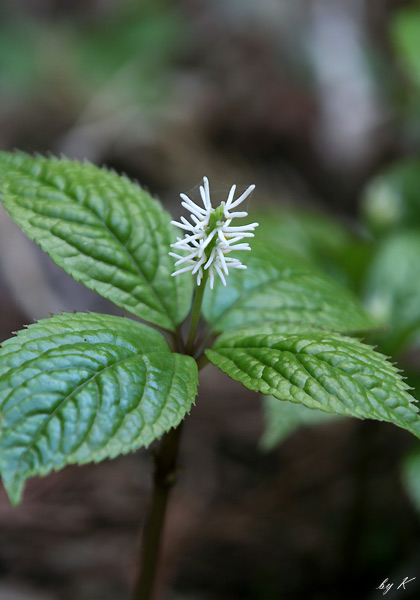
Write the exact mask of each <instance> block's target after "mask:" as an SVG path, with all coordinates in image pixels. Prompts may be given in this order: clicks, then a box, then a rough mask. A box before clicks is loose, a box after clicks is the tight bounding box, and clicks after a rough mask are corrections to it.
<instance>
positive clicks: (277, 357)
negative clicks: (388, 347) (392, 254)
mask: <svg viewBox="0 0 420 600" xmlns="http://www.w3.org/2000/svg"><path fill="white" fill-rule="evenodd" d="M206 355H207V358H208V359H209V360H210V361H211V362H212V363H213V364H214V365H216V366H217V367H219V368H220V369H221V370H222V371H224V372H225V373H227V374H228V375H229V376H230V377H232V379H235V380H236V381H240V382H241V383H243V385H244V386H245V387H247V388H249V389H251V390H255V391H258V392H261V393H262V394H266V395H272V396H275V397H276V398H278V399H279V400H289V401H291V402H297V403H301V404H303V405H305V406H307V407H308V408H316V409H320V410H324V411H327V412H332V413H337V414H340V415H347V416H353V417H358V418H361V419H365V418H367V419H377V420H379V421H388V422H390V423H394V424H395V425H398V426H399V427H402V428H404V429H407V430H408V431H411V432H412V433H414V434H415V435H416V436H418V437H420V419H419V415H418V409H417V406H416V403H415V402H416V401H415V400H414V398H412V396H411V395H410V394H409V393H408V386H407V385H406V384H405V383H404V381H403V380H402V379H401V377H400V375H399V373H398V371H397V369H395V367H394V366H393V365H392V364H391V363H389V362H388V361H387V360H386V358H385V357H384V356H383V355H381V354H379V353H377V352H375V351H374V350H373V349H372V348H371V347H370V346H366V345H364V344H362V343H360V342H359V341H358V340H356V339H354V338H350V337H346V336H343V335H341V334H340V333H337V332H334V331H329V330H326V329H321V328H319V327H310V326H307V325H297V324H293V323H292V324H289V325H287V324H282V325H279V324H277V323H273V324H271V325H270V324H265V325H261V326H259V327H248V328H247V327H244V328H239V329H237V330H234V331H228V332H226V333H224V334H223V335H221V336H220V338H218V339H217V340H216V343H215V345H214V347H213V348H211V349H209V350H207V351H206Z"/></svg>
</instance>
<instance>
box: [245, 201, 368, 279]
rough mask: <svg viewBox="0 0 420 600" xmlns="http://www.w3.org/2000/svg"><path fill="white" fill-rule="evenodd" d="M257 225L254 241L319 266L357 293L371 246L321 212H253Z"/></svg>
mask: <svg viewBox="0 0 420 600" xmlns="http://www.w3.org/2000/svg"><path fill="white" fill-rule="evenodd" d="M252 217H253V220H254V221H257V222H258V223H259V226H258V228H257V230H256V233H255V239H256V240H261V241H262V243H263V245H264V246H267V245H270V246H271V247H273V250H274V249H276V252H280V253H281V254H283V255H291V256H295V257H299V258H301V259H303V260H305V261H306V262H307V263H309V264H310V265H316V266H318V267H319V268H320V269H321V270H322V271H323V272H324V273H327V274H328V275H330V277H332V278H333V279H336V280H337V281H339V282H340V283H343V284H345V285H346V286H347V287H351V288H352V289H355V290H359V287H360V281H361V279H362V277H363V275H364V272H365V268H366V265H367V264H368V262H369V259H370V255H371V246H372V245H371V243H370V242H368V241H367V240H366V239H363V238H362V237H361V236H360V235H357V233H356V232H354V231H353V230H350V229H348V228H346V227H344V225H343V224H342V223H341V222H340V221H339V220H337V219H332V218H330V217H329V216H328V215H325V214H323V213H321V212H315V211H308V210H306V211H305V212H303V210H302V209H292V208H291V207H287V208H277V209H273V208H271V209H269V210H260V211H252Z"/></svg>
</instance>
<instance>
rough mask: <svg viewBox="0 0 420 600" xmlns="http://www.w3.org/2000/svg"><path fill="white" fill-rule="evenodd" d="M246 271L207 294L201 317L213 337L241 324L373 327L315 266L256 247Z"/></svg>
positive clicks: (348, 295) (345, 293)
mask: <svg viewBox="0 0 420 600" xmlns="http://www.w3.org/2000/svg"><path fill="white" fill-rule="evenodd" d="M246 259H247V260H246V261H245V262H246V265H247V271H246V273H244V272H243V271H235V270H233V269H232V271H231V272H230V274H229V280H228V285H227V286H226V288H224V287H223V286H222V285H221V284H220V282H217V283H216V285H215V287H214V290H209V289H207V290H206V293H205V296H204V303H203V314H204V316H205V318H206V320H207V321H208V322H209V323H210V325H211V326H212V328H213V330H214V331H216V332H219V331H223V330H227V329H231V328H234V327H237V326H240V325H243V324H244V323H247V324H250V323H264V322H267V321H269V322H272V321H275V322H278V323H285V322H303V323H313V324H316V325H323V326H324V325H325V326H327V327H331V328H333V329H337V330H341V331H351V330H360V329H366V328H369V327H372V325H373V322H372V320H371V319H370V318H369V317H367V315H366V314H365V312H364V310H363V309H362V307H361V306H360V304H359V303H358V301H357V300H356V298H355V297H354V296H353V295H352V294H351V293H350V292H349V291H347V290H346V289H345V288H343V287H342V286H340V285H339V284H338V283H336V282H335V281H334V280H332V279H330V278H329V277H328V276H326V275H324V274H323V273H321V272H320V271H318V269H317V268H316V267H314V266H310V265H308V264H307V263H306V262H304V261H299V260H298V259H296V258H293V257H291V256H290V255H287V254H282V253H281V251H279V250H277V249H276V248H273V247H271V248H269V247H268V246H263V245H257V244H254V245H253V248H252V252H251V253H250V256H247V257H246Z"/></svg>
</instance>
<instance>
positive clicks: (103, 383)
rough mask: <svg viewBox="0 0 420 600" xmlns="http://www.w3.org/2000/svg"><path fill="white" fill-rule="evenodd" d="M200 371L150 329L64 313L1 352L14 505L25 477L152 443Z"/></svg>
mask: <svg viewBox="0 0 420 600" xmlns="http://www.w3.org/2000/svg"><path fill="white" fill-rule="evenodd" d="M196 391H197V365H196V362H195V361H194V360H193V359H192V358H191V357H188V356H183V355H180V354H174V353H171V352H170V350H169V347H168V346H167V344H166V341H165V339H164V338H163V336H162V335H161V334H159V333H158V332H157V331H154V330H152V329H151V328H149V327H147V326H146V325H142V324H140V323H137V322H134V321H132V320H130V319H125V318H122V317H112V316H109V315H100V314H87V315H86V314H80V313H75V314H63V315H61V316H55V317H52V318H51V319H45V320H42V321H39V322H38V323H36V324H34V325H31V326H30V327H29V328H28V329H26V330H23V331H20V332H18V334H17V336H16V337H14V338H12V339H10V340H8V341H6V342H5V343H4V344H3V347H2V348H1V350H0V473H1V476H2V479H3V483H4V485H5V487H6V489H7V492H8V494H9V497H10V499H11V501H12V502H13V503H17V502H19V500H20V497H21V492H22V488H23V484H24V482H25V480H26V479H28V477H31V476H33V475H44V474H46V473H48V472H49V471H51V470H53V469H59V468H62V467H64V466H65V465H69V464H74V463H78V464H82V463H87V462H92V461H94V462H97V461H99V460H102V459H104V458H108V457H110V458H112V457H115V456H117V455H118V454H121V453H126V452H128V451H130V450H135V449H137V448H139V447H141V446H148V445H149V444H150V443H151V442H152V441H153V440H154V439H156V438H158V437H160V436H161V435H162V434H163V433H164V432H166V431H168V430H169V429H171V428H172V427H176V426H177V425H178V424H179V423H180V422H181V421H182V419H183V418H184V417H185V415H186V413H188V412H189V410H190V408H191V405H192V403H193V402H194V399H195V395H196Z"/></svg>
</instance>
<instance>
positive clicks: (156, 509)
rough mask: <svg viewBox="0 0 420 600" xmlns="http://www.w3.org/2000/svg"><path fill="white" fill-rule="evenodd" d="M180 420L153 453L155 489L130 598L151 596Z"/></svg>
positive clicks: (143, 599) (174, 471)
mask: <svg viewBox="0 0 420 600" xmlns="http://www.w3.org/2000/svg"><path fill="white" fill-rule="evenodd" d="M182 426H183V422H181V423H180V424H179V425H178V427H177V428H176V429H171V430H170V431H168V432H167V433H165V435H164V436H163V437H162V440H161V443H160V447H159V450H158V451H157V453H156V455H155V457H154V458H155V464H154V477H153V482H154V489H153V496H152V499H151V503H150V508H149V512H148V515H147V518H146V523H145V526H144V530H143V539H142V551H141V557H140V571H139V578H138V580H137V583H136V586H135V589H134V594H133V600H150V599H151V598H152V594H153V589H154V584H155V580H156V572H157V567H158V562H159V554H160V543H161V538H162V532H163V527H164V523H165V515H166V507H167V504H168V498H169V494H170V492H171V489H172V487H173V485H174V484H175V482H176V478H177V458H178V448H179V443H180V440H181V433H182Z"/></svg>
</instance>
